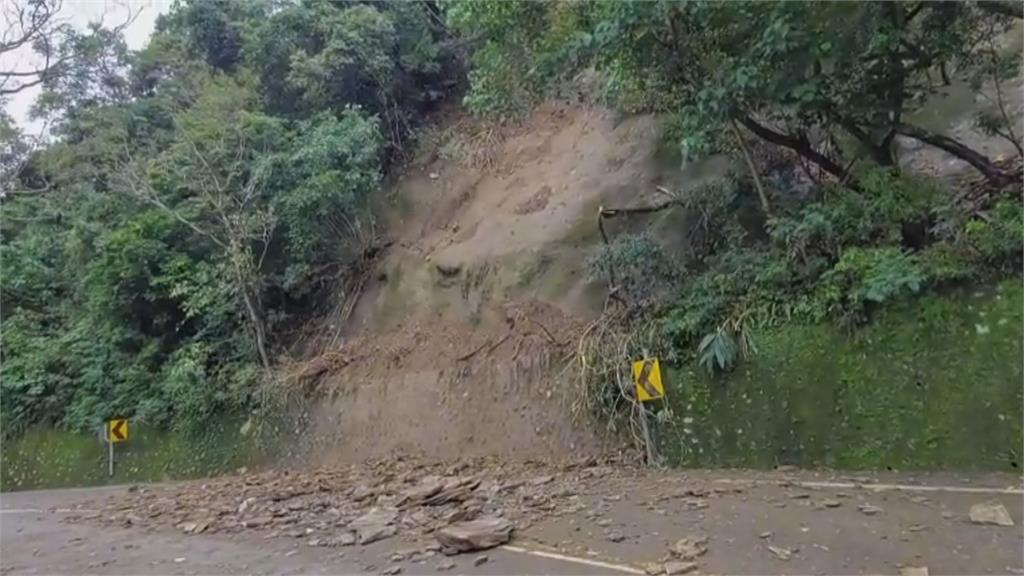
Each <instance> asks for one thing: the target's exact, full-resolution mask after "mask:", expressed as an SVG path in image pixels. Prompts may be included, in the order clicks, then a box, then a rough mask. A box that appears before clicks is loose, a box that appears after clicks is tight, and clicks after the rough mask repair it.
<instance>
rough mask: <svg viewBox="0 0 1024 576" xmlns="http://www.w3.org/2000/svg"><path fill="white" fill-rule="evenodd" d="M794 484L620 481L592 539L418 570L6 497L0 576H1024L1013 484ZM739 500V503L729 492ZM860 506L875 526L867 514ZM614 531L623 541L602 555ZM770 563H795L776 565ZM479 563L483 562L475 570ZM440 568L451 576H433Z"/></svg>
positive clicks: (431, 561)
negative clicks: (996, 517) (656, 564)
mask: <svg viewBox="0 0 1024 576" xmlns="http://www.w3.org/2000/svg"><path fill="white" fill-rule="evenodd" d="M791 478H792V476H789V477H788V478H787V479H785V480H783V481H781V482H780V478H779V476H778V475H771V474H767V475H766V474H761V473H749V474H743V473H716V472H693V471H690V472H687V473H680V474H678V475H671V474H670V475H666V476H663V477H662V478H661V480H660V482H658V483H656V484H657V485H654V486H633V485H631V484H630V483H629V482H628V481H627V482H626V483H624V484H622V485H611V486H609V487H608V491H607V492H602V494H589V495H586V497H587V498H589V499H590V500H592V502H591V504H595V505H596V503H598V502H603V503H604V504H605V505H606V507H607V510H608V511H607V513H606V515H605V517H604V518H603V519H602V522H601V523H600V524H599V523H597V522H596V521H595V519H594V518H593V517H587V516H586V515H585V514H583V513H581V514H570V515H555V516H552V517H551V518H548V519H545V520H544V521H541V522H538V523H536V524H535V525H532V526H529V527H528V528H526V529H524V530H520V531H518V532H517V535H516V538H515V539H514V540H513V542H512V545H511V546H508V547H503V548H497V549H492V550H488V551H486V552H484V553H483V554H464V555H459V556H455V557H452V558H445V557H443V556H440V555H432V556H430V557H427V558H422V559H421V560H419V561H416V562H412V561H408V560H405V561H396V560H393V556H392V555H393V554H394V553H395V552H396V551H402V550H403V547H404V548H406V549H407V548H408V546H409V544H408V543H407V542H404V541H403V540H402V539H401V538H392V539H388V540H384V541H380V542H376V543H374V544H371V545H369V546H363V547H360V546H349V547H344V548H323V547H310V546H307V545H305V544H304V540H302V539H293V538H281V537H278V538H267V537H266V535H264V534H262V533H260V532H257V531H252V532H243V533H239V534H233V535H216V534H215V535H209V534H200V535H185V534H183V533H181V532H179V531H174V530H166V529H163V530H161V529H147V528H142V527H140V528H122V527H117V528H111V527H102V526H100V525H99V524H97V523H95V522H94V523H90V522H83V521H76V522H69V521H67V519H68V518H69V516H70V514H72V513H79V514H80V513H82V512H83V509H82V507H83V506H89V505H90V503H93V504H94V503H96V502H99V501H110V499H113V500H116V499H117V498H118V497H119V496H120V495H123V494H125V491H126V490H127V488H126V487H112V488H90V489H76V490H55V491H38V492H20V493H6V494H2V495H0V573H3V574H104V575H112V574H350V573H360V574H382V573H387V570H388V569H389V568H395V567H400V568H401V573H402V574H451V573H456V574H481V575H484V574H627V573H634V574H636V573H643V568H644V566H645V565H646V564H647V563H648V562H652V561H658V560H659V559H660V558H663V557H664V555H665V551H666V550H667V547H668V546H670V545H671V543H672V542H674V541H675V540H676V539H678V538H680V537H682V536H684V535H692V534H698V535H702V536H707V537H708V540H709V546H708V552H707V554H706V555H704V556H702V557H701V558H700V559H699V560H700V569H701V570H702V571H703V572H704V573H713V574H754V573H757V574H900V573H901V571H905V570H908V569H910V568H912V567H917V568H922V567H926V568H928V570H929V573H930V574H1018V573H1020V574H1024V560H1022V558H1021V554H1022V546H1024V535H1022V520H1024V518H1022V507H1024V499H1022V498H1024V496H1022V494H1021V490H1020V479H1019V478H1014V477H1010V476H1004V477H986V478H963V477H953V476H939V475H934V476H930V477H925V478H907V477H885V478H878V477H874V478H872V479H870V481H871V482H874V483H876V484H881V486H875V487H872V486H870V485H869V486H864V485H862V484H861V482H863V479H859V480H856V481H854V482H851V481H849V480H848V479H845V478H843V477H822V476H821V475H815V474H811V473H799V475H798V476H797V478H796V481H795V482H792V483H790V479H791ZM693 482H700V483H702V484H704V485H709V486H715V487H722V489H721V490H714V491H713V494H712V495H710V496H709V497H708V498H707V506H706V507H704V508H701V509H699V510H694V509H692V508H690V509H686V508H682V507H678V505H677V504H676V502H675V501H674V500H672V499H665V498H661V496H662V495H663V494H665V493H666V492H667V491H671V490H678V487H679V486H683V485H688V484H692V483H693ZM892 484H911V485H909V486H891V485H892ZM734 485H741V486H743V488H742V489H736V490H735V491H734V490H731V489H730V487H731V486H734ZM152 489H153V490H155V491H156V490H159V489H160V488H159V487H153V488H152ZM823 502H831V503H836V502H838V504H836V505H835V507H832V506H831V505H822V503H823ZM979 502H998V503H1002V504H1003V505H1004V506H1005V507H1006V509H1007V510H1008V511H1009V513H1010V515H1011V517H1012V519H1013V520H1014V522H1015V525H1014V526H1009V527H1008V526H992V525H978V524H975V523H972V522H971V521H970V520H969V518H968V510H969V509H970V507H971V506H972V505H973V504H976V503H979ZM864 504H871V505H872V506H877V507H878V508H880V509H881V511H879V512H878V513H875V514H865V513H864V512H863V511H862V505H864ZM612 529H614V530H615V531H617V532H619V533H620V534H621V536H622V538H621V539H618V538H616V541H612V539H610V538H609V537H608V534H609V530H612ZM773 549H774V551H773ZM778 550H786V551H788V552H790V553H791V555H790V556H789V557H786V558H783V557H780V555H779V553H778ZM480 556H486V562H483V563H481V564H479V565H476V561H477V558H479V557H480ZM783 556H786V554H783ZM444 561H452V562H454V563H455V567H454V568H449V569H439V567H438V565H439V564H440V563H442V562H444Z"/></svg>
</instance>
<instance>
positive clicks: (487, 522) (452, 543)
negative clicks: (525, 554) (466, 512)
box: [434, 517, 513, 552]
mask: <svg viewBox="0 0 1024 576" xmlns="http://www.w3.org/2000/svg"><path fill="white" fill-rule="evenodd" d="M512 530H513V526H512V523H511V522H509V521H508V520H506V519H504V518H496V517H485V518H479V519H477V520H470V521H468V522H456V523H455V524H451V525H449V526H445V527H444V528H441V529H440V530H438V531H437V532H435V533H434V537H435V538H436V539H437V541H438V543H440V544H441V546H442V551H443V549H444V548H451V549H454V550H456V551H458V552H472V551H473V550H486V549H488V548H494V547H495V546H500V545H501V544H504V543H506V542H508V541H509V540H511V539H512Z"/></svg>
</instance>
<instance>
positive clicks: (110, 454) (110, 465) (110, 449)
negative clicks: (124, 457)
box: [107, 432, 114, 478]
mask: <svg viewBox="0 0 1024 576" xmlns="http://www.w3.org/2000/svg"><path fill="white" fill-rule="evenodd" d="M108 434H109V432H108ZM107 473H108V474H109V475H110V477H111V478H113V477H114V443H113V442H111V441H110V438H107Z"/></svg>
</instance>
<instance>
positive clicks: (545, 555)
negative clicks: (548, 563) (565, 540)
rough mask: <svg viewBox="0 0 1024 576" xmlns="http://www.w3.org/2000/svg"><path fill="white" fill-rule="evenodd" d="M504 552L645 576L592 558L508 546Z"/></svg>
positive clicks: (642, 572) (627, 568)
mask: <svg viewBox="0 0 1024 576" xmlns="http://www.w3.org/2000/svg"><path fill="white" fill-rule="evenodd" d="M501 548H502V549H503V550H508V551H509V552H518V553H519V554H529V555H531V556H539V557H541V558H550V559H552V560H561V561H563V562H574V563H576V564H584V565H586V566H593V567H595V568H605V569H608V570H617V571H619V572H625V573H627V574H645V572H644V571H643V570H640V569H639V568H634V567H632V566H626V565H625V564H612V563H611V562H602V561H600V560H591V559H590V558H580V557H579V556H566V555H565V554H559V553H557V552H546V551H544V550H532V549H530V548H520V547H519V546H509V545H508V544H506V545H504V546H502V547H501Z"/></svg>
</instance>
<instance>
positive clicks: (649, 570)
mask: <svg viewBox="0 0 1024 576" xmlns="http://www.w3.org/2000/svg"><path fill="white" fill-rule="evenodd" d="M644 573H646V574H648V576H656V575H657V574H664V573H665V567H664V566H663V565H661V564H658V563H657V562H648V563H646V564H644Z"/></svg>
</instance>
